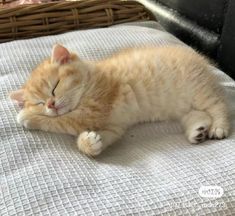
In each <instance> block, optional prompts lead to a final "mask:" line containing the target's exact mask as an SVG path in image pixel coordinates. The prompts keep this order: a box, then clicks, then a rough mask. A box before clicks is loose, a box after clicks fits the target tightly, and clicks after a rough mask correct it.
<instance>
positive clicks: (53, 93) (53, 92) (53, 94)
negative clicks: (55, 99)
mask: <svg viewBox="0 0 235 216" xmlns="http://www.w3.org/2000/svg"><path fill="white" fill-rule="evenodd" d="M59 82H60V81H58V82H57V83H56V85H55V87H54V88H53V90H52V92H51V94H52V96H55V89H56V87H57V86H58V84H59Z"/></svg>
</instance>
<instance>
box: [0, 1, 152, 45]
mask: <svg viewBox="0 0 235 216" xmlns="http://www.w3.org/2000/svg"><path fill="white" fill-rule="evenodd" d="M150 19H152V16H151V14H150V13H149V12H148V11H147V10H146V9H145V8H144V6H143V5H141V4H139V3H137V2H134V1H119V0H85V1H84V0H83V1H76V2H50V3H45V4H44V3H43V4H33V5H19V6H17V7H13V8H2V9H0V42H6V41H11V40H15V39H22V38H32V37H37V36H45V35H52V34H58V33H62V32H66V31H68V30H74V29H86V28H94V27H106V26H110V25H113V24H119V23H125V22H130V21H137V20H150Z"/></svg>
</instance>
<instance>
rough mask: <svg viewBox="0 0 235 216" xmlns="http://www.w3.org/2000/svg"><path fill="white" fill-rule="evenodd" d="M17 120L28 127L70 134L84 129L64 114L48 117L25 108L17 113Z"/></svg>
mask: <svg viewBox="0 0 235 216" xmlns="http://www.w3.org/2000/svg"><path fill="white" fill-rule="evenodd" d="M17 122H18V123H19V124H21V125H23V126H24V127H25V128H28V129H38V130H43V131H48V132H54V133H64V134H70V135H78V134H79V131H83V130H84V129H83V128H82V127H81V125H79V124H78V123H77V122H75V121H74V118H69V117H66V116H58V117H48V116H44V115H37V114H35V113H31V112H30V111H28V110H26V109H23V110H21V111H20V112H19V114H18V115H17Z"/></svg>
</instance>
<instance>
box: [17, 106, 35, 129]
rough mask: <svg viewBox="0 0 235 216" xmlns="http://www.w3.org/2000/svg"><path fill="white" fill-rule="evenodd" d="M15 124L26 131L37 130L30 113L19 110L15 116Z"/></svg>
mask: <svg viewBox="0 0 235 216" xmlns="http://www.w3.org/2000/svg"><path fill="white" fill-rule="evenodd" d="M17 122H18V123H19V124H20V125H22V126H24V127H25V128H28V129H37V128H36V122H35V121H34V118H33V115H32V113H30V112H29V111H27V110H24V109H23V110H21V111H20V112H19V114H18V115H17Z"/></svg>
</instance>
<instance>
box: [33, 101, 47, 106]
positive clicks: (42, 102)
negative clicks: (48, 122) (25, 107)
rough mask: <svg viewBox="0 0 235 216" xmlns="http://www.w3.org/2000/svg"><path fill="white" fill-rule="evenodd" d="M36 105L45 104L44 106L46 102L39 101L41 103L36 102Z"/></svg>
mask: <svg viewBox="0 0 235 216" xmlns="http://www.w3.org/2000/svg"><path fill="white" fill-rule="evenodd" d="M35 105H36V106H38V105H43V106H44V105H45V103H44V102H39V103H36V104H35Z"/></svg>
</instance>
